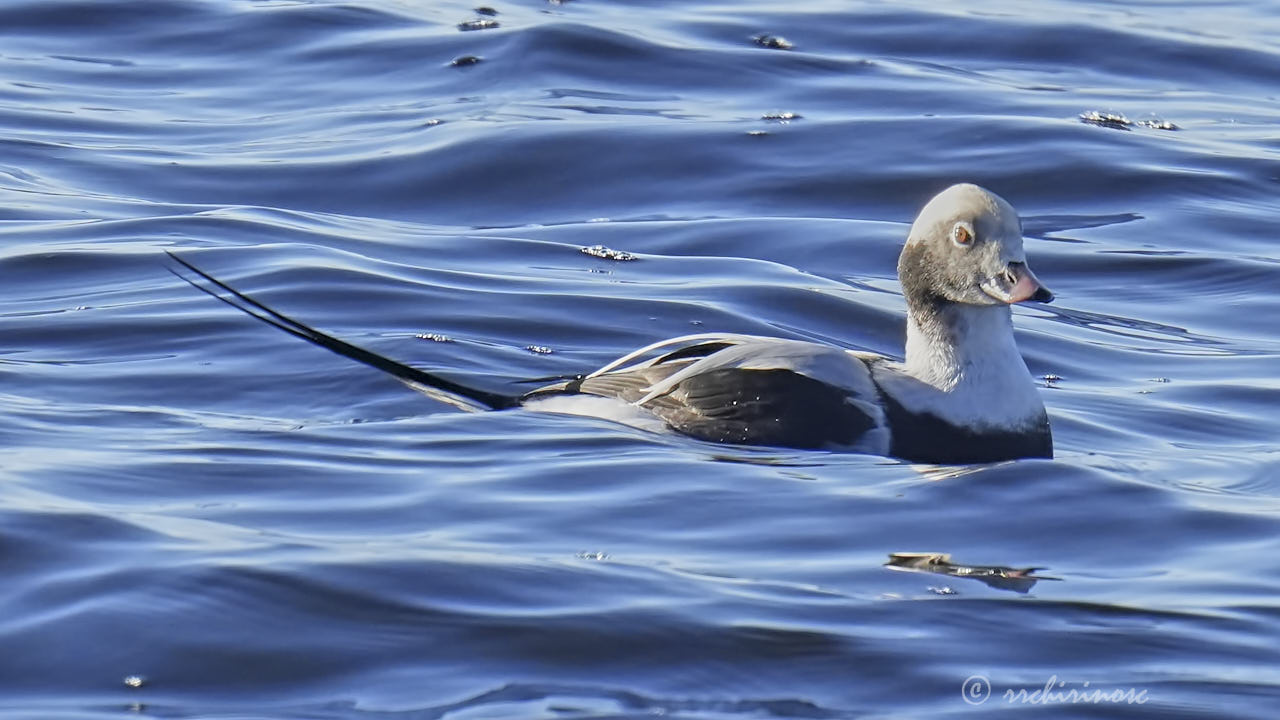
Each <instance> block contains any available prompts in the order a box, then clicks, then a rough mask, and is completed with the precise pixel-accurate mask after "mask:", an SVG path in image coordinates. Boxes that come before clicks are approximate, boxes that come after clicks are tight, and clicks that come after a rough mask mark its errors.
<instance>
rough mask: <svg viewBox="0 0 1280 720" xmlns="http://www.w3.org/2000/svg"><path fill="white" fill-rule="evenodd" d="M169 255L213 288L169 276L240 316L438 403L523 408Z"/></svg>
mask: <svg viewBox="0 0 1280 720" xmlns="http://www.w3.org/2000/svg"><path fill="white" fill-rule="evenodd" d="M166 254H168V256H169V257H170V258H171V259H173V261H174V262H176V263H178V264H179V265H181V266H182V267H184V268H186V269H187V270H189V271H191V272H193V273H195V274H196V275H197V276H198V277H199V278H201V279H203V280H204V281H205V282H207V283H209V285H211V286H212V287H209V286H206V285H202V284H201V283H200V282H198V281H197V280H194V279H192V278H190V277H188V276H187V275H184V274H183V273H181V272H179V271H178V270H175V269H174V268H169V272H171V273H173V274H174V275H176V276H177V277H179V278H181V279H182V280H184V281H185V282H187V283H188V284H189V285H191V286H192V287H194V288H195V289H197V290H199V291H200V292H202V293H205V294H206V295H209V296H211V297H213V298H216V299H218V300H220V301H222V302H224V303H226V304H227V305H230V306H231V307H233V308H235V309H237V310H239V311H240V312H242V313H244V314H246V315H249V316H251V317H253V318H256V319H258V320H260V321H261V322H264V323H266V324H267V325H270V326H272V327H275V328H278V329H280V330H283V331H285V332H287V333H289V334H290V335H292V336H294V337H297V338H302V339H303V340H306V341H307V342H309V343H311V344H313V345H318V346H320V347H322V348H324V349H326V350H328V351H330V352H333V353H337V354H338V355H341V356H343V357H345V358H350V359H351V360H355V361H356V362H359V363H364V364H365V365H368V366H369V367H373V368H377V369H378V370H381V371H382V372H385V373H387V374H389V375H392V376H394V377H396V378H398V379H399V380H401V381H402V382H404V383H406V384H408V385H409V386H411V387H413V388H415V389H417V390H420V391H422V392H424V393H427V394H428V395H431V396H432V397H434V398H436V399H438V400H442V401H444V402H447V403H450V404H452V405H455V406H458V407H462V408H464V409H469V410H475V409H490V410H501V409H504V408H510V407H515V406H517V405H519V404H520V398H519V397H518V396H511V395H502V394H499V393H492V392H488V391H485V390H477V389H475V388H469V387H466V386H465V385H460V384H458V383H456V382H453V381H452V380H447V379H445V378H442V377H440V376H439V375H435V374H433V373H429V372H426V371H424V370H419V369H417V368H414V367H410V366H408V365H405V364H404V363H401V362H397V361H395V360H392V359H391V358H388V357H385V356H383V355H379V354H377V353H375V352H372V351H369V350H365V349H364V348H362V347H358V346H356V345H352V344H351V343H349V342H346V341H344V340H339V339H338V338H336V337H333V336H332V335H329V334H327V333H323V332H320V331H319V330H316V329H315V328H313V327H311V326H309V325H305V324H303V323H300V322H298V321H297V320H294V319H293V318H291V317H289V316H287V315H283V314H281V313H279V312H277V311H275V310H273V309H271V308H270V307H268V306H267V305H265V304H263V303H262V302H260V301H258V300H255V299H254V298H252V297H250V296H248V295H246V294H244V293H242V292H240V291H239V290H236V289H235V288H233V287H231V286H230V285H228V284H226V283H224V282H222V281H221V280H219V279H217V278H215V277H214V276H212V275H210V274H209V273H207V272H205V271H204V270H201V269H200V268H198V267H196V266H195V265H192V264H191V263H190V262H188V261H186V260H183V259H182V258H180V257H178V256H177V255H175V254H174V253H172V252H168V251H166Z"/></svg>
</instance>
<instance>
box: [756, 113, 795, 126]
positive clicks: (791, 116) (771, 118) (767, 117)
mask: <svg viewBox="0 0 1280 720" xmlns="http://www.w3.org/2000/svg"><path fill="white" fill-rule="evenodd" d="M802 117H804V116H803V115H801V114H800V113H793V112H776V113H765V114H763V115H761V116H760V119H761V120H764V121H767V122H776V123H782V124H783V125H786V124H787V123H789V122H791V121H792V120H799V119H800V118H802Z"/></svg>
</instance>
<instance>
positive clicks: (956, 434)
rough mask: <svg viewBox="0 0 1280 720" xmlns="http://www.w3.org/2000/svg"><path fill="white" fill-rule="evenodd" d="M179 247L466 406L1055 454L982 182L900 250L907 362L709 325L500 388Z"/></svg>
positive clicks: (812, 437) (230, 300) (1021, 284)
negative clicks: (599, 363)
mask: <svg viewBox="0 0 1280 720" xmlns="http://www.w3.org/2000/svg"><path fill="white" fill-rule="evenodd" d="M170 256H171V257H173V259H174V260H175V261H176V262H178V263H179V264H180V265H181V266H182V267H184V268H186V269H187V270H189V271H191V272H193V273H195V274H196V275H197V276H199V278H202V279H203V280H205V281H207V282H208V283H210V284H211V286H206V285H203V284H201V283H200V282H199V281H198V280H195V279H192V278H189V277H187V276H186V275H182V274H180V273H178V272H176V271H175V274H178V275H179V277H182V278H183V279H184V280H187V282H190V283H191V284H192V285H194V286H195V287H197V288H198V289H200V290H202V291H203V292H206V293H208V294H210V295H213V296H214V297H216V298H218V299H219V300H222V301H223V302H226V303H227V304H229V305H232V306H233V307H235V308H237V309H239V310H241V311H243V312H245V313H248V314H250V315H252V316H254V317H256V318H257V319H259V320H261V321H263V322H265V323H268V324H270V325H273V326H275V327H277V328H279V329H281V330H284V331H285V332H287V333H289V334H291V335H294V336H297V337H300V338H302V339H303V340H307V341H309V342H312V343H314V344H316V345H319V346H321V347H324V348H327V349H329V350H331V351H333V352H336V353H338V354H340V355H343V356H345V357H348V358H351V359H353V360H357V361H359V362H362V363H365V364H366V365H370V366H372V367H375V368H378V369H379V370H382V371H384V372H387V373H390V374H391V375H394V376H395V377H397V378H399V379H400V380H402V381H404V382H406V383H408V384H409V385H411V386H413V387H415V388H417V389H420V390H424V391H426V392H428V393H430V394H432V395H433V396H435V397H441V398H442V399H445V400H448V401H450V402H453V403H454V404H457V405H461V406H464V407H468V408H470V409H481V410H483V409H494V410H498V409H506V408H513V407H520V406H523V407H527V408H530V409H535V410H545V411H551V412H574V413H585V414H592V415H600V416H605V417H614V418H619V419H620V418H621V417H622V416H623V415H624V414H628V415H631V416H632V417H635V418H647V419H648V420H649V422H650V423H651V424H653V425H656V426H659V427H661V426H662V425H665V426H666V427H668V428H670V429H672V430H675V431H677V432H680V433H683V434H685V435H690V436H692V437H695V438H699V439H702V440H708V441H712V442H721V443H739V444H746V445H768V446H775V447H789V448H832V449H845V450H849V451H853V452H863V453H871V454H877V455H887V456H892V457H896V458H901V459H903V460H909V461H912V462H926V463H974V462H993V461H997V460H1009V459H1014V458H1027V457H1052V456H1053V439H1052V435H1051V433H1050V430H1049V420H1048V416H1047V415H1046V414H1045V409H1044V405H1043V403H1042V402H1041V400H1040V396H1039V394H1038V391H1037V390H1036V386H1035V383H1034V382H1033V380H1032V378H1031V374H1030V372H1028V370H1027V366H1026V364H1025V363H1024V362H1023V360H1022V356H1021V355H1019V353H1018V348H1017V346H1016V345H1015V344H1014V339H1013V322H1012V316H1011V313H1010V310H1009V306H1010V305H1011V304H1013V303H1017V302H1023V301H1027V300H1031V301H1036V302H1049V301H1051V300H1052V299H1053V295H1052V294H1051V293H1050V292H1049V291H1048V290H1047V289H1046V288H1045V287H1044V286H1043V285H1041V284H1040V282H1039V280H1037V279H1036V276H1035V275H1034V274H1032V272H1031V269H1030V268H1028V267H1027V260H1026V255H1025V254H1024V252H1023V248H1022V226H1021V223H1020V222H1019V220H1018V215H1017V212H1015V211H1014V209H1013V207H1012V206H1010V205H1009V203H1007V202H1005V201H1004V200H1003V199H1002V198H1000V197H999V196H997V195H995V194H994V193H992V192H990V191H988V190H985V189H983V188H981V187H978V186H977V185H969V184H963V185H953V186H952V187H950V188H947V189H946V190H944V191H942V192H941V193H939V194H938V195H937V196H935V197H934V198H933V199H932V200H930V201H929V202H928V204H926V205H925V206H924V209H922V210H921V211H920V214H919V216H918V217H917V218H916V220H915V222H914V223H913V224H912V226H911V232H910V235H909V236H908V238H907V242H906V246H905V247H904V248H903V250H902V255H901V256H900V257H899V259H898V277H899V279H900V281H901V283H902V291H903V295H904V296H905V297H906V301H907V343H906V359H905V361H904V362H896V361H894V360H891V359H889V358H886V357H883V356H880V355H875V354H872V353H865V352H855V351H851V350H844V349H841V348H836V347H831V346H828V345H821V344H818V343H813V342H806V341H801V340H786V339H781V338H771V337H760V336H753V335H734V334H701V335H688V336H684V337H678V338H672V339H670V340H663V341H661V342H657V343H654V344H652V345H649V346H647V347H643V348H640V349H639V350H636V351H635V352H632V353H629V354H627V355H625V356H623V357H621V358H619V359H617V360H615V361H613V362H611V363H609V364H608V365H605V366H604V367H602V368H600V369H599V370H596V371H595V372H592V373H590V374H586V375H579V376H577V377H574V378H568V379H562V380H560V381H558V382H555V383H553V384H550V385H547V386H545V387H541V388H539V389H537V390H534V391H532V392H527V393H521V394H509V395H508V394H500V393H492V392H487V391H483V390H477V389H474V388H470V387H466V386H463V385H461V384H459V383H456V382H453V381H450V380H448V379H447V378H444V377H441V376H440V375H438V374H436V373H434V372H426V371H423V370H418V369H416V368H412V367H409V366H407V365H404V364H402V363H399V362H396V361H395V360H391V359H389V358H386V357H383V356H381V355H378V354H376V353H372V352H369V351H367V350H364V349H362V348H359V347H356V346H354V345H351V344H350V343H346V342H344V341H342V340H339V339H337V338H335V337H332V336H330V335H327V334H325V333H322V332H320V331H318V330H315V329H313V328H311V327H308V326H307V325H304V324H302V323H300V322H298V321H296V320H293V319H291V318H289V317H287V316H285V315H282V314H280V313H278V312H276V311H275V310H272V309H271V308H269V307H267V306H266V305H264V304H262V303H261V302H259V301H257V300H254V299H253V298H251V297H249V296H247V295H245V294H243V293H241V292H239V291H237V290H235V289H234V288H232V287H230V286H229V285H227V284H225V283H223V282H221V281H219V280H217V279H216V278H214V277H213V276H211V275H209V274H208V273H206V272H204V271H203V270H200V269H199V268H197V267H196V266H195V265H192V264H191V263H190V262H188V261H186V260H183V259H182V258H179V257H177V256H175V255H173V254H172V253H170ZM620 411H621V412H620Z"/></svg>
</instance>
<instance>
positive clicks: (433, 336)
mask: <svg viewBox="0 0 1280 720" xmlns="http://www.w3.org/2000/svg"><path fill="white" fill-rule="evenodd" d="M414 337H416V338H418V339H419V340H430V341H431V342H453V338H451V337H449V336H448V335H441V334H440V333H418V334H417V335H414Z"/></svg>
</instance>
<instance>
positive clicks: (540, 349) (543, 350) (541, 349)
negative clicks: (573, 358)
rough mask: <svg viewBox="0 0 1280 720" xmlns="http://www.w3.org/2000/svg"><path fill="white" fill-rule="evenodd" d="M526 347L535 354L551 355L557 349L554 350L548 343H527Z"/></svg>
mask: <svg viewBox="0 0 1280 720" xmlns="http://www.w3.org/2000/svg"><path fill="white" fill-rule="evenodd" d="M524 349H525V350H528V351H529V352H531V353H533V354H534V355H550V354H551V353H553V352H555V350H552V349H551V348H549V347H547V346H546V345H525V346H524Z"/></svg>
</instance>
